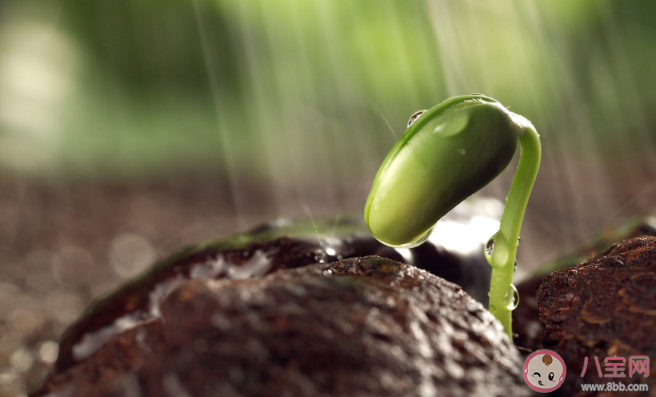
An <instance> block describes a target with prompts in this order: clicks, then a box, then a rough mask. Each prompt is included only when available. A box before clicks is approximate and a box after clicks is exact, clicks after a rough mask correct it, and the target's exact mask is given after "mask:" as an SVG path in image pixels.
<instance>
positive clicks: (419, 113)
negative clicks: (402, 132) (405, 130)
mask: <svg viewBox="0 0 656 397" xmlns="http://www.w3.org/2000/svg"><path fill="white" fill-rule="evenodd" d="M425 111H426V110H425V109H424V110H420V111H418V112H415V113H413V114H412V116H410V120H408V127H410V126H411V125H412V123H414V122H415V120H417V119H418V118H419V116H421V115H422V114H424V112H425Z"/></svg>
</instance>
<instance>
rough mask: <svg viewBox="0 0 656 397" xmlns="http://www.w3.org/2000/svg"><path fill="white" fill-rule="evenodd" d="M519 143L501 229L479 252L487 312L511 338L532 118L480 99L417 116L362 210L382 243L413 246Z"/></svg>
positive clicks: (532, 167) (535, 164) (535, 158)
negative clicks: (486, 280)
mask: <svg viewBox="0 0 656 397" xmlns="http://www.w3.org/2000/svg"><path fill="white" fill-rule="evenodd" d="M518 142H519V144H520V145H521V155H520V159H519V164H518V166H517V172H516V173H515V176H514V178H513V181H512V185H511V186H510V191H509V193H508V196H507V198H506V205H505V208H504V210H503V215H502V217H501V223H500V227H499V231H498V232H497V233H496V234H494V236H492V238H491V239H490V241H488V243H487V245H486V247H485V258H486V259H487V261H488V263H489V264H490V265H491V266H492V279H491V282H490V292H489V297H490V312H491V313H492V314H493V315H494V316H495V317H496V318H497V319H498V320H499V321H500V322H501V324H502V325H503V327H504V329H505V331H506V333H507V334H508V336H509V337H510V336H511V329H512V328H511V325H512V310H513V309H514V308H515V307H516V306H517V302H518V299H519V297H518V295H517V290H516V289H515V287H514V286H513V285H512V280H513V273H514V271H515V257H516V255H517V246H518V244H519V231H520V229H521V226H522V219H523V218H524V212H525V210H526V205H527V203H528V199H529V196H530V194H531V189H532V188H533V183H534V182H535V178H536V176H537V173H538V168H539V166H540V153H541V148H540V138H539V135H538V133H537V131H536V130H535V128H534V127H533V125H532V124H531V122H530V121H528V120H527V119H526V118H524V117H522V116H520V115H518V114H515V113H512V112H510V111H508V109H506V108H505V107H503V106H502V105H501V104H500V103H499V102H497V101H496V100H494V99H492V98H490V97H487V96H484V95H481V94H472V95H465V96H458V97H453V98H449V99H447V100H445V101H444V102H442V103H440V104H438V105H436V106H434V107H433V108H431V109H429V110H426V111H421V112H417V113H415V114H414V115H413V116H412V117H411V118H410V120H409V121H408V129H407V130H406V131H405V132H404V133H403V135H402V136H401V138H400V139H399V140H398V142H396V144H395V145H394V147H393V148H392V150H391V151H390V152H389V154H388V155H387V157H386V158H385V160H384V161H383V164H382V165H381V167H380V169H379V170H378V173H377V174H376V178H375V179H374V183H373V186H372V188H371V192H370V193H369V198H368V199H367V204H366V206H365V213H364V217H365V221H366V222H367V225H368V227H369V230H370V231H371V233H372V234H373V236H374V237H376V238H377V239H378V240H379V241H381V242H382V243H384V244H386V245H389V246H392V247H402V248H411V247H416V246H418V245H420V244H422V243H423V242H424V241H426V239H427V238H428V237H429V236H430V234H431V232H432V230H433V228H434V227H435V224H436V223H437V221H438V220H439V219H440V218H442V217H443V216H444V215H445V214H446V213H447V212H449V211H450V210H451V209H452V208H453V207H455V206H456V205H458V204H459V203H460V202H462V201H463V200H464V199H466V198H467V197H469V196H470V195H472V194H473V193H475V192H477V191H478V190H480V189H481V188H483V187H484V186H485V185H487V184H488V183H490V182H491V181H492V180H493V179H494V178H496V177H497V176H498V175H499V174H500V173H501V172H502V171H503V170H504V169H505V168H506V167H507V166H508V164H509V163H510V161H511V160H512V158H513V155H514V153H515V149H516V148H517V143H518Z"/></svg>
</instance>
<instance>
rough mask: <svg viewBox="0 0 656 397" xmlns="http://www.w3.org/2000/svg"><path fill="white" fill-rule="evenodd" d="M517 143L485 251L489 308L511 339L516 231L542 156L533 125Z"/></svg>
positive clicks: (528, 127)
mask: <svg viewBox="0 0 656 397" xmlns="http://www.w3.org/2000/svg"><path fill="white" fill-rule="evenodd" d="M519 143H520V145H521V151H520V158H519V164H518V165H517V172H516V173H515V176H514V178H513V181H512V184H511V185H510V191H509V192H508V196H507V198H506V206H505V207H504V209H503V215H502V216H501V224H500V226H499V231H498V232H497V233H496V234H495V235H494V236H492V238H493V239H494V249H493V250H492V254H491V255H488V254H487V252H486V255H485V256H486V258H487V261H488V263H489V264H490V265H491V266H492V279H491V281H490V293H489V297H490V312H491V313H492V314H493V315H494V316H495V317H496V318H497V319H498V320H499V321H500V322H501V324H502V325H503V328H504V330H505V331H506V333H507V334H508V336H509V337H510V340H512V304H510V305H509V303H512V299H513V291H512V290H510V288H511V284H512V280H513V273H514V272H515V258H516V255H517V245H518V244H519V241H518V240H519V231H520V229H521V227H522V220H523V219H524V212H525V211H526V205H527V203H528V199H529V196H530V195H531V189H533V183H534V182H535V178H536V176H537V173H538V168H539V167H540V156H541V147H540V136H539V135H538V133H537V131H536V130H535V128H533V126H527V127H525V128H524V132H523V134H522V135H521V136H520V137H519ZM509 306H511V308H509Z"/></svg>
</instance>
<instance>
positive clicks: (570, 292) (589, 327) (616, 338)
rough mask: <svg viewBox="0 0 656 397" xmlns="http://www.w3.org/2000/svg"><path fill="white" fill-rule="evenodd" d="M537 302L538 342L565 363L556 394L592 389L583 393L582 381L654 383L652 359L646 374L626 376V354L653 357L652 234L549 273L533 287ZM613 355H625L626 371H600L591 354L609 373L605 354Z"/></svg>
mask: <svg viewBox="0 0 656 397" xmlns="http://www.w3.org/2000/svg"><path fill="white" fill-rule="evenodd" d="M537 303H538V306H539V315H540V321H541V322H542V324H543V326H544V333H543V335H542V336H543V344H544V346H545V347H547V348H549V349H552V350H554V351H556V352H557V353H559V354H560V355H561V356H562V357H563V359H564V360H565V362H566V363H567V379H566V382H565V383H564V384H563V386H562V387H561V388H560V389H558V390H557V391H556V392H555V393H554V394H555V395H561V396H569V395H575V394H576V393H580V394H576V395H581V396H585V395H593V394H592V393H590V394H585V393H582V392H581V387H580V384H581V383H606V382H621V383H624V384H629V383H644V382H647V383H648V384H649V386H650V389H652V390H653V389H654V388H656V383H655V382H654V381H653V379H654V375H656V368H654V366H653V365H651V368H650V370H651V372H650V374H649V375H650V376H649V377H645V376H644V375H640V374H633V376H631V377H630V372H629V370H630V369H629V361H630V357H631V356H647V357H650V358H654V357H656V238H654V237H639V238H634V239H630V240H626V241H623V242H621V243H619V244H616V245H614V246H612V247H611V248H610V249H608V250H607V251H606V252H604V253H603V254H602V255H601V256H598V257H596V258H593V259H589V260H588V261H586V262H583V263H581V264H580V265H578V266H576V267H573V268H567V269H562V270H558V271H556V272H553V273H551V274H549V275H548V276H546V277H545V278H544V281H543V282H542V285H541V286H540V289H539V290H538V293H537ZM615 356H616V357H619V358H624V359H625V360H626V362H625V365H623V366H622V367H624V371H623V372H622V373H623V374H624V375H625V377H619V378H610V379H609V378H608V377H604V378H602V377H600V376H599V373H598V369H597V367H596V364H595V361H594V357H597V358H598V360H599V363H600V367H601V371H602V374H603V375H608V374H615V373H614V372H612V371H611V372H608V370H609V367H608V366H607V365H606V363H605V361H604V360H605V359H606V358H609V357H615ZM586 357H587V358H588V360H587V367H586V369H585V375H584V376H583V377H581V374H582V372H583V369H584V368H583V366H584V362H585V358H586ZM609 362H610V363H613V362H618V361H614V360H613V359H611V361H609ZM611 369H612V367H611ZM617 374H619V373H617ZM596 395H605V394H596ZM613 395H622V394H613ZM626 395H632V396H635V395H641V394H640V393H637V392H627V394H626ZM642 395H647V393H644V394H642Z"/></svg>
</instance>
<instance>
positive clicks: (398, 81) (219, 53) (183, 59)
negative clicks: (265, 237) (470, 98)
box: [0, 0, 656, 396]
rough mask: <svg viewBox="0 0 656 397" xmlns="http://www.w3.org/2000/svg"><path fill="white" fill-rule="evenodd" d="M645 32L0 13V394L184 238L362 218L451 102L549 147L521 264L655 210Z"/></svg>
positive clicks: (563, 2) (413, 16) (194, 6)
mask: <svg viewBox="0 0 656 397" xmlns="http://www.w3.org/2000/svg"><path fill="white" fill-rule="evenodd" d="M655 20H656V3H654V2H653V1H647V0H642V1H638V0H634V1H622V0H613V1H611V0H577V1H571V0H550V1H535V0H495V1H489V0H467V1H462V0H435V1H429V0H426V1H392V0H366V1H364V0H361V1H323V0H275V1H271V0H157V1H155V0H130V1H126V0H113V1H100V0H59V1H49V0H48V1H46V0H30V1H19V0H3V1H0V220H1V222H2V228H1V230H0V234H1V235H0V237H2V243H0V254H2V258H3V259H2V263H0V298H2V297H4V298H3V299H5V300H4V305H5V306H4V308H3V306H2V304H1V303H0V326H2V327H5V328H3V330H0V331H4V335H5V336H3V337H0V387H3V385H5V386H6V388H7V389H6V390H9V391H8V392H7V393H18V394H19V395H20V393H24V392H25V390H26V388H25V387H23V386H16V385H17V384H18V380H17V379H23V378H22V377H25V376H27V378H28V380H29V379H32V383H33V384H38V383H39V382H40V381H41V379H42V377H43V374H44V371H45V369H43V368H47V365H48V364H49V363H50V362H51V360H52V354H51V353H52V349H54V347H53V345H52V344H50V345H46V344H44V343H51V342H43V341H44V340H47V338H54V336H53V335H55V336H56V335H57V334H58V333H60V332H61V330H62V329H63V327H64V326H65V325H66V324H67V323H68V322H70V321H71V320H72V319H74V318H75V316H76V315H77V313H78V312H79V311H80V310H81V308H83V307H84V305H85V304H86V302H88V300H89V299H92V298H93V297H95V296H98V295H99V294H101V293H103V292H106V291H107V290H110V289H111V288H113V287H114V286H115V285H116V284H118V283H120V282H121V280H122V279H124V278H129V277H132V276H133V275H134V274H135V273H136V272H138V271H139V270H141V269H143V267H145V266H147V265H148V263H150V262H151V261H152V260H153V259H154V258H156V257H158V256H162V255H165V254H166V253H168V252H170V251H171V250H172V249H175V248H176V247H178V246H179V245H181V244H185V243H191V242H193V241H196V240H198V239H202V238H208V237H211V236H214V235H217V234H224V233H229V232H234V231H237V230H240V229H243V228H246V227H249V226H252V225H254V224H256V223H258V222H262V221H264V220H267V219H270V218H273V217H279V216H291V217H297V218H307V217H314V216H319V215H323V214H329V213H338V212H346V211H361V210H362V208H363V205H364V200H365V198H366V195H367V193H368V191H369V188H370V184H371V181H372V180H373V177H374V175H375V172H376V170H377V168H378V166H379V164H380V163H381V161H382V159H383V158H384V156H385V155H386V153H387V151H388V150H389V148H391V146H392V144H393V143H394V142H395V141H396V138H397V137H399V136H400V135H401V133H402V132H403V130H404V129H405V124H406V121H407V119H408V117H409V116H410V115H411V114H412V113H414V112H415V111H417V110H420V109H425V108H429V107H431V106H433V105H434V104H436V103H438V102H441V101H442V100H444V99H445V98H447V97H450V96H453V95H461V94H469V93H474V92H480V93H485V94H486V95H489V96H491V97H493V98H495V99H497V100H499V101H500V102H501V103H503V104H504V105H506V106H509V107H510V108H511V110H512V111H514V112H516V113H520V114H522V115H524V116H526V117H527V118H529V119H530V120H531V121H532V122H533V124H534V125H535V126H536V127H537V129H538V131H539V132H540V134H541V137H542V142H543V151H544V158H543V163H542V170H541V173H540V176H539V178H538V181H537V184H536V187H535V190H534V194H533V197H532V200H531V203H530V205H529V209H528V212H527V218H526V220H525V227H524V231H523V233H522V250H521V251H522V252H520V258H522V261H523V262H525V263H527V264H528V265H527V266H529V268H530V267H535V266H537V265H539V264H541V263H545V262H546V261H548V260H550V259H553V258H555V257H556V256H557V255H558V254H560V253H562V252H565V251H567V250H569V249H571V248H573V247H575V246H576V245H577V244H578V243H580V242H581V241H582V240H584V239H586V238H588V237H589V236H590V234H591V233H592V232H594V231H596V230H598V229H599V228H601V227H603V226H606V225H608V224H612V223H613V222H615V221H617V220H619V219H622V218H623V217H626V216H628V215H631V214H644V215H650V214H652V213H653V212H654V204H653V202H654V198H656V185H655V184H654V175H655V173H656V112H654V111H653V109H655V108H656V79H655V78H654V77H653V75H654V70H656V51H654V50H653V49H654V48H656V24H655V23H654V21H655ZM510 168H513V167H510ZM512 174H513V170H512V169H511V170H509V171H508V172H506V173H504V174H503V175H502V178H501V179H500V180H498V181H495V182H494V183H493V184H491V185H490V186H489V187H488V188H486V189H484V191H483V192H482V193H481V194H483V195H488V196H493V197H496V198H499V199H503V197H504V196H505V194H506V192H507V188H508V185H509V182H510V178H512ZM130 255H132V256H130ZM135 263H138V264H139V265H138V266H137V265H134V264H135ZM63 264H66V265H63ZM76 266H77V267H76ZM89 268H91V269H92V270H85V271H82V272H81V271H79V270H80V269H89ZM134 268H136V269H137V270H134ZM107 269H109V270H107ZM26 274H30V275H31V276H30V277H28V276H26ZM81 275H83V276H81ZM53 277H54V278H53ZM67 277H68V278H67ZM80 277H81V278H80ZM53 291H54V292H53ZM52 294H55V295H56V296H54V297H53V295H52ZM57 294H59V295H57ZM17 296H18V297H20V299H19V298H17ZM9 297H11V299H9ZM57 299H59V300H61V301H62V302H64V303H62V305H63V306H61V307H59V306H56V307H55V308H54V309H52V308H49V307H48V308H44V307H45V306H43V304H42V303H43V302H45V301H48V302H50V303H52V302H55V301H57ZM57 302H59V301H57ZM71 307H72V308H73V309H71ZM58 308H59V309H58ZM61 308H67V309H69V310H72V312H70V313H69V314H68V315H65V316H64V318H55V319H54V320H52V321H54V324H55V325H47V324H50V323H49V322H48V321H50V320H47V316H46V317H44V316H45V315H44V314H43V312H46V311H48V310H51V309H52V310H55V311H57V310H59V311H60V314H61V310H63V309H61ZM19 309H20V310H22V311H20V312H18V313H16V310H19ZM44 318H46V319H44ZM21 321H22V322H21ZM16 324H18V325H16ZM44 324H45V325H44ZM21 327H22V328H21ZM44 328H45V329H46V331H43V329H44ZM12 332H13V333H12ZM39 332H41V333H39ZM44 332H45V334H44ZM1 333H2V332H0V334H1ZM7 335H13V336H7ZM44 335H45V336H44ZM12 338H13V339H12ZM30 338H31V339H30ZM28 340H29V341H31V342H29V343H31V344H29V345H25V343H27V342H26V341H28ZM44 346H45V347H44ZM21 349H22V350H21ZM43 349H45V353H44V352H43V351H42V350H43ZM48 349H50V350H48ZM17 352H18V353H17ZM48 352H50V353H48ZM42 353H43V354H42ZM44 354H45V356H44ZM48 354H50V355H48ZM55 354H56V352H55ZM26 357H27V358H26ZM30 357H31V358H30ZM44 357H45V358H44ZM26 360H27V361H26ZM30 360H31V361H30ZM35 360H36V361H38V360H41V361H42V362H43V363H45V366H41V367H39V366H37V365H36V364H34V362H35ZM49 360H50V361H49ZM3 366H4V367H3ZM2 368H4V369H2ZM35 368H37V369H35ZM38 368H41V369H38ZM39 371H41V372H39ZM32 372H35V374H32ZM25 374H32V375H30V376H31V378H30V376H28V375H25ZM28 383H29V381H28ZM7 385H8V386H7ZM0 390H2V389H0ZM4 395H5V394H2V391H0V396H4ZM6 395H10V394H6ZM11 395H15V394H11Z"/></svg>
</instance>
